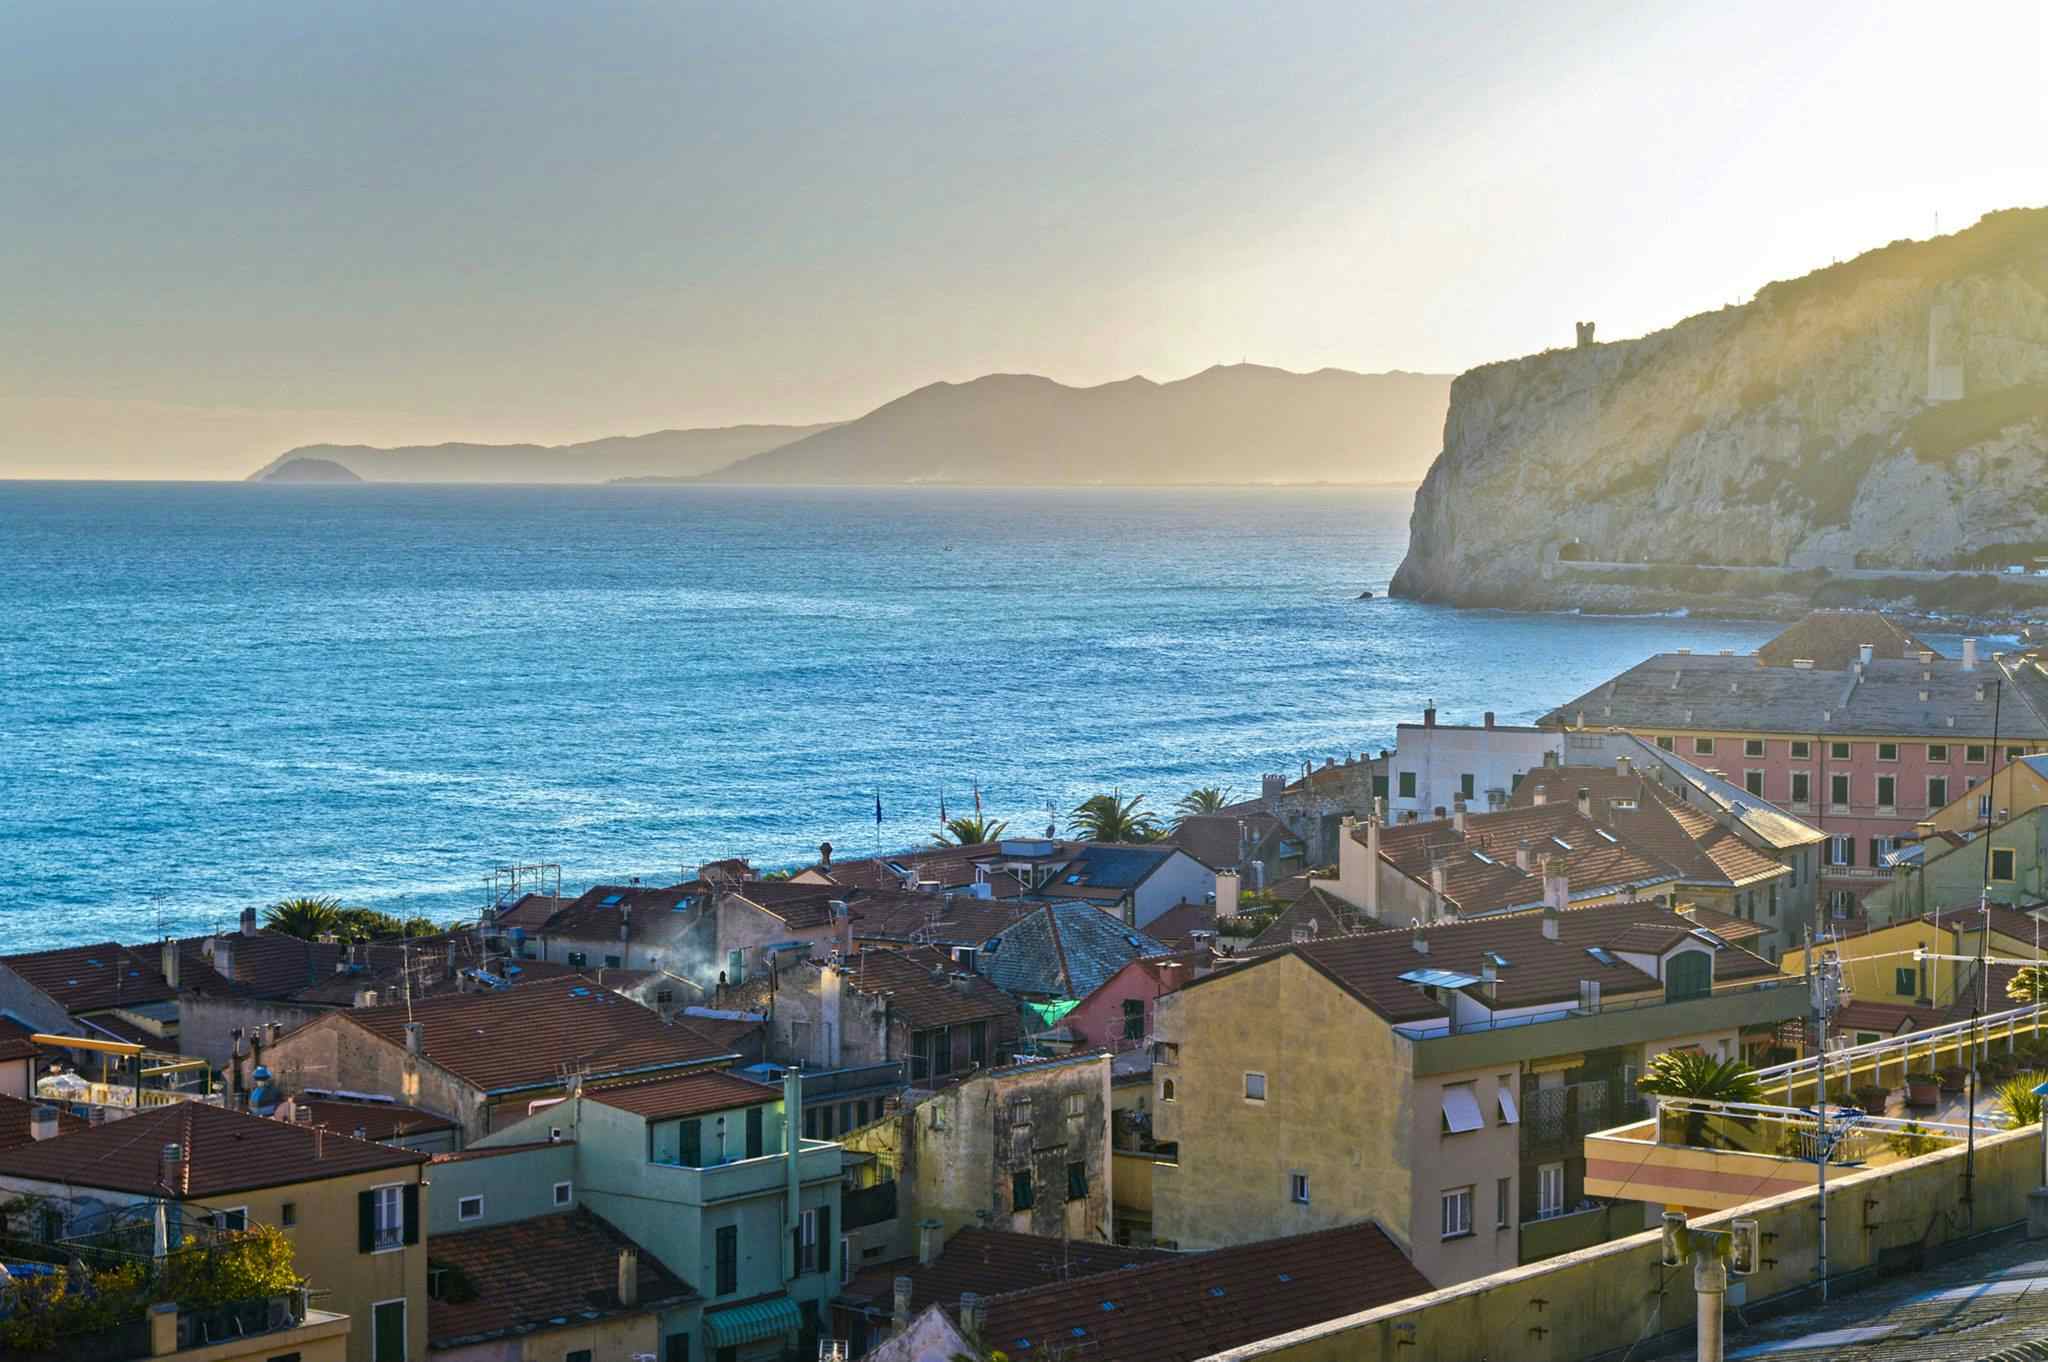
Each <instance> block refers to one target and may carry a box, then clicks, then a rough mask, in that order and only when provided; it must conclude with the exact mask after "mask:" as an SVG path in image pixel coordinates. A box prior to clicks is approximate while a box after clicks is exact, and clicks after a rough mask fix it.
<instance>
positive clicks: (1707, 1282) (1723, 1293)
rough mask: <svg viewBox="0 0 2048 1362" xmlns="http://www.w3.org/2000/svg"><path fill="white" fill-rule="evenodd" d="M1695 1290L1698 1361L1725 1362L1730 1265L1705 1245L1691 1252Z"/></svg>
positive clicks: (1696, 1246)
mask: <svg viewBox="0 0 2048 1362" xmlns="http://www.w3.org/2000/svg"><path fill="white" fill-rule="evenodd" d="M1692 1289H1693V1294H1694V1295H1695V1296H1697V1297H1698V1299H1699V1337H1698V1344H1697V1347H1696V1348H1695V1352H1696V1354H1697V1356H1698V1358H1699V1362H1722V1359H1723V1354H1722V1351H1721V1312H1722V1305H1723V1303H1724V1302H1725V1301H1726V1299H1727V1296H1728V1264H1726V1263H1724V1262H1722V1261H1721V1255H1720V1254H1718V1253H1716V1252H1714V1251H1713V1250H1712V1249H1710V1248H1708V1247H1707V1246H1706V1245H1703V1244H1699V1243H1695V1244H1694V1246H1693V1251H1692Z"/></svg>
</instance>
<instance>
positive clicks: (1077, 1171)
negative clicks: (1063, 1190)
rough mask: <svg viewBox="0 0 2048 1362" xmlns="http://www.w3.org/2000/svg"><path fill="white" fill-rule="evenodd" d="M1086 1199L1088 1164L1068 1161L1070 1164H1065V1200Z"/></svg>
mask: <svg viewBox="0 0 2048 1362" xmlns="http://www.w3.org/2000/svg"><path fill="white" fill-rule="evenodd" d="M1087 1199H1088V1165H1087V1164H1085V1163H1070V1164H1068V1165H1067V1200H1069V1201H1085V1200H1087Z"/></svg>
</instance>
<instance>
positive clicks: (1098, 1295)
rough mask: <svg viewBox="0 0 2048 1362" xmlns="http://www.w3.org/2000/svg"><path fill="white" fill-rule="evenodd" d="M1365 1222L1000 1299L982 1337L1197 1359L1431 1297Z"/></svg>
mask: <svg viewBox="0 0 2048 1362" xmlns="http://www.w3.org/2000/svg"><path fill="white" fill-rule="evenodd" d="M1430 1289H1431V1288H1430V1284H1429V1281H1428V1279H1427V1278H1425V1277H1424V1276H1423V1275H1422V1274H1421V1273H1420V1272H1418V1271H1417V1270H1416V1269H1415V1265H1414V1264H1413V1263H1411V1262H1409V1261H1408V1259H1407V1257H1406V1255H1404V1254H1403V1253H1402V1252H1401V1250H1400V1248H1399V1247H1397V1246H1396V1245H1395V1243H1394V1241H1393V1240H1392V1239H1389V1238H1388V1237H1387V1235H1386V1234H1385V1233H1384V1232H1383V1231H1382V1230H1381V1229H1380V1227H1379V1226H1378V1225H1376V1224H1373V1223H1372V1222H1371V1221H1366V1222H1364V1223H1362V1224H1357V1225H1348V1226H1345V1227H1343V1228H1341V1229H1333V1230H1320V1231H1317V1232H1316V1233H1313V1234H1301V1235H1295V1236H1293V1237H1291V1238H1287V1239H1266V1240H1262V1241H1260V1242H1258V1243H1253V1244H1243V1245H1239V1246H1237V1247H1235V1248H1225V1249H1215V1250H1212V1251H1210V1252H1208V1253H1192V1254H1178V1255H1175V1256H1174V1257H1173V1258H1171V1259H1169V1260H1167V1261H1164V1262H1158V1263H1150V1264H1146V1265H1143V1266H1139V1267H1133V1268H1125V1269H1123V1270H1121V1271H1116V1272H1107V1273H1102V1274H1100V1275H1097V1276H1089V1277H1082V1278H1080V1279H1078V1280H1074V1281H1064V1282H1056V1283H1053V1284H1051V1285H1048V1286H1039V1287H1033V1288H1030V1289H1028V1290H1023V1291H1015V1292H1011V1293H1010V1294H1008V1295H998V1296H996V1297H994V1298H992V1299H990V1300H988V1301H987V1302H985V1303H984V1305H983V1310H982V1330H981V1335H982V1337H983V1338H984V1339H985V1340H986V1341H987V1342H988V1345H989V1346H990V1347H991V1348H997V1349H1001V1350H1002V1351H1003V1352H1006V1353H1008V1354H1009V1355H1010V1356H1011V1357H1018V1356H1024V1355H1030V1354H1035V1353H1037V1352H1038V1351H1040V1350H1043V1349H1047V1348H1051V1347H1058V1348H1061V1349H1066V1350H1077V1349H1078V1350H1085V1351H1084V1353H1083V1355H1085V1356H1089V1357H1099V1358H1103V1359H1109V1358H1115V1359H1116V1362H1193V1359H1196V1358H1202V1357H1208V1356H1209V1355H1211V1354H1213V1353H1217V1352H1220V1351H1222V1350H1224V1349H1226V1348H1233V1347H1236V1346H1237V1345H1239V1344H1242V1343H1249V1342H1252V1341H1253V1340H1255V1339H1261V1338H1270V1337H1272V1336H1273V1335H1275V1334H1282V1333H1286V1332H1287V1331H1289V1330H1291V1329H1299V1328H1303V1327H1305V1326H1307V1325H1311V1324H1319V1323H1321V1322H1322V1321H1324V1320H1328V1319H1336V1318H1338V1317H1339V1316H1342V1315H1349V1314H1353V1313H1356V1312H1357V1311H1360V1310H1370V1309H1372V1308H1373V1307H1374V1306H1377V1305H1385V1304H1387V1303H1389V1302H1392V1301H1397V1300H1403V1299H1405V1298H1407V1297H1409V1296H1415V1295H1420V1294H1421V1293H1423V1292H1426V1291H1428V1290H1430Z"/></svg>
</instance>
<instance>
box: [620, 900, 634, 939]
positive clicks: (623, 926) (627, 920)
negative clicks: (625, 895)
mask: <svg viewBox="0 0 2048 1362" xmlns="http://www.w3.org/2000/svg"><path fill="white" fill-rule="evenodd" d="M632 939H633V905H632V904H630V903H622V904H620V905H619V940H621V941H631V940H632Z"/></svg>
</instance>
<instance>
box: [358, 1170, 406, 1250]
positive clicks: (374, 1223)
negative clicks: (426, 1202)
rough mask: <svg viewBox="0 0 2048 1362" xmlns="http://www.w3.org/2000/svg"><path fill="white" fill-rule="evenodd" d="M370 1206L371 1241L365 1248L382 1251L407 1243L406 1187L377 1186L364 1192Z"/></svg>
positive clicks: (369, 1235)
mask: <svg viewBox="0 0 2048 1362" xmlns="http://www.w3.org/2000/svg"><path fill="white" fill-rule="evenodd" d="M363 1196H364V1198H365V1199H366V1204H367V1205H368V1207H369V1211H370V1217H369V1234H368V1235H367V1236H366V1237H367V1238H368V1240H369V1243H368V1244H367V1245H365V1250H366V1251H367V1252H370V1253H382V1252H384V1251H385V1250H386V1249H395V1248H398V1247H400V1246H401V1245H403V1244H404V1243H405V1188H403V1187H396V1186H394V1187H376V1188H372V1189H371V1190H370V1191H367V1192H364V1193H363Z"/></svg>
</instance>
